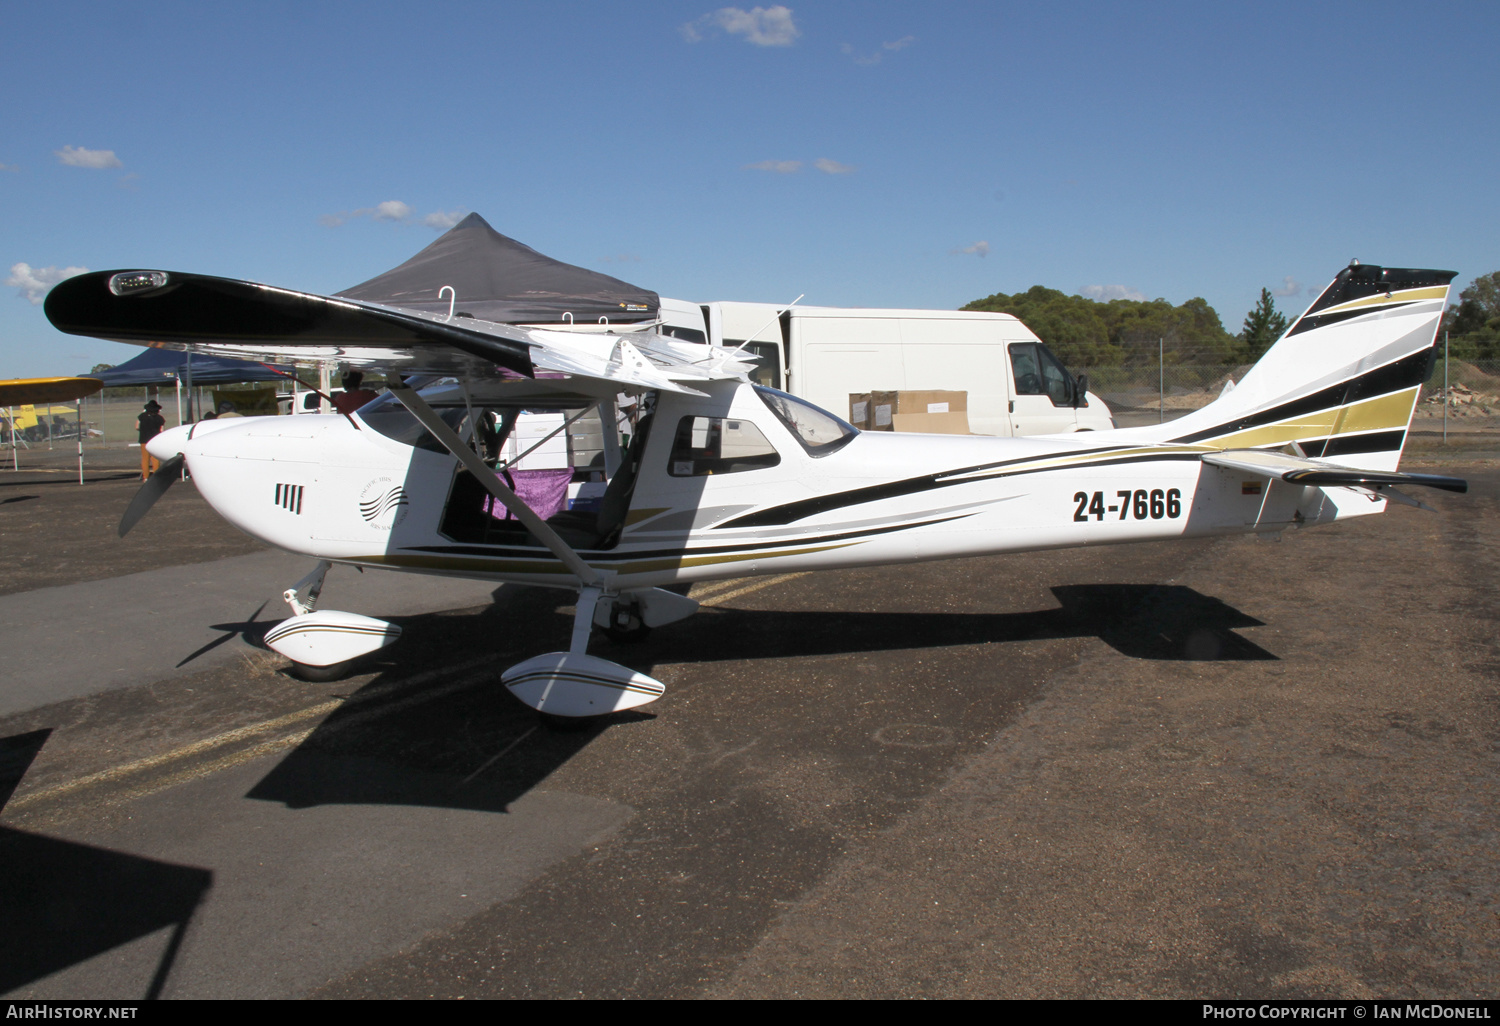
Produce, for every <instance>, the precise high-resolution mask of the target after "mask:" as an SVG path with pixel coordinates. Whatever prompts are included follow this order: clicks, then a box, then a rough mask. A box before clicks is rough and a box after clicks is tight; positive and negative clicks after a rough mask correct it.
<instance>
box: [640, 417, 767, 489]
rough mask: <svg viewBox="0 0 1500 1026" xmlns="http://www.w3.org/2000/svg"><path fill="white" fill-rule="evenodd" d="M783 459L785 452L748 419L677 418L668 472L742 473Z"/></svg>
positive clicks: (698, 474)
mask: <svg viewBox="0 0 1500 1026" xmlns="http://www.w3.org/2000/svg"><path fill="white" fill-rule="evenodd" d="M780 462H781V454H780V453H778V452H777V451H776V449H775V447H774V446H772V445H771V443H770V442H768V441H766V436H765V435H763V434H761V432H760V428H758V427H756V426H755V425H754V424H752V423H750V422H749V421H748V420H733V419H731V418H728V417H683V418H682V419H681V420H680V421H678V422H677V435H676V437H675V438H673V440H672V454H671V456H670V457H669V458H668V460H667V473H668V474H670V475H671V476H672V477H704V476H707V475H709V474H738V473H740V472H742V471H746V470H760V469H762V468H764V467H774V466H776V465H777V464H778V463H780Z"/></svg>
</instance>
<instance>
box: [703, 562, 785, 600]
mask: <svg viewBox="0 0 1500 1026" xmlns="http://www.w3.org/2000/svg"><path fill="white" fill-rule="evenodd" d="M809 573H811V571H809V570H804V571H802V572H801V573H795V574H778V575H777V576H775V577H767V578H765V579H764V580H761V581H756V582H755V583H754V584H748V585H746V586H745V587H743V588H736V589H735V590H733V591H727V592H723V593H716V594H714V595H713V596H711V597H710V598H709V599H707V600H700V602H701V603H702V604H703V605H705V606H710V605H718V604H719V603H720V602H728V601H729V600H730V599H732V598H739V597H740V596H741V595H748V594H750V593H751V592H752V591H760V589H762V588H769V587H770V586H771V585H773V584H780V583H781V582H783V581H791V580H795V579H796V578H798V577H806V576H807V575H808V574H809ZM740 580H744V578H743V577H742V578H740ZM729 583H730V584H734V583H735V582H734V581H730V582H729Z"/></svg>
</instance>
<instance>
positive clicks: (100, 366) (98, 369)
mask: <svg viewBox="0 0 1500 1026" xmlns="http://www.w3.org/2000/svg"><path fill="white" fill-rule="evenodd" d="M114 367H115V365H114V364H112V363H96V364H94V365H93V366H92V367H90V368H89V373H90V374H100V373H103V372H104V371H107V370H114Z"/></svg>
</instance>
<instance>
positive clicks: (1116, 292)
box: [1082, 285, 1146, 303]
mask: <svg viewBox="0 0 1500 1026" xmlns="http://www.w3.org/2000/svg"><path fill="white" fill-rule="evenodd" d="M1082 291H1083V295H1085V296H1087V297H1089V298H1090V299H1097V300H1099V301H1100V302H1101V303H1107V302H1109V301H1110V300H1111V299H1134V300H1136V301H1137V302H1141V303H1144V302H1145V301H1146V294H1145V293H1144V292H1138V291H1136V290H1135V289H1133V288H1131V287H1130V286H1128V285H1089V286H1087V287H1085V288H1084V289H1083V290H1082Z"/></svg>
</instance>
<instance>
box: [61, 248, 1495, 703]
mask: <svg viewBox="0 0 1500 1026" xmlns="http://www.w3.org/2000/svg"><path fill="white" fill-rule="evenodd" d="M485 227H486V229H487V226H485ZM1453 277H1454V272H1450V271H1436V270H1412V269H1398V268H1382V267H1378V266H1370V265H1360V264H1358V262H1355V263H1353V264H1351V265H1350V266H1349V267H1347V268H1345V269H1344V270H1342V271H1340V272H1339V274H1338V276H1337V277H1336V278H1335V279H1334V280H1333V282H1332V284H1330V285H1329V286H1328V288H1327V289H1325V290H1324V292H1323V293H1322V295H1321V296H1319V298H1318V299H1317V301H1316V302H1314V303H1313V304H1312V306H1311V307H1310V308H1309V309H1308V310H1307V312H1305V313H1304V314H1303V315H1302V316H1301V317H1299V318H1298V319H1297V320H1296V322H1295V323H1294V324H1293V325H1292V326H1291V328H1290V329H1289V330H1288V331H1287V332H1286V334H1285V335H1284V336H1283V337H1282V338H1281V339H1280V340H1279V341H1278V342H1277V343H1276V344H1275V345H1274V346H1273V347H1272V348H1271V349H1270V350H1269V351H1268V352H1267V353H1266V354H1265V356H1264V357H1263V358H1262V359H1261V360H1260V362H1259V363H1257V364H1256V365H1255V367H1254V368H1253V369H1252V370H1251V371H1250V372H1249V373H1248V374H1246V376H1245V378H1244V380H1242V381H1241V382H1239V384H1238V385H1235V386H1233V387H1232V388H1230V389H1227V390H1226V391H1225V393H1224V394H1223V395H1221V397H1220V398H1219V399H1217V400H1216V401H1215V402H1213V403H1211V404H1209V405H1208V406H1206V407H1204V408H1202V409H1200V410H1198V411H1196V412H1193V413H1191V414H1188V415H1187V416H1184V417H1182V418H1181V419H1179V420H1174V421H1171V422H1168V423H1165V424H1161V425H1152V426H1149V427H1138V428H1130V429H1122V430H1114V431H1101V432H1094V433H1089V434H1076V435H1067V436H1056V437H1026V438H990V437H979V436H952V435H917V434H892V433H886V432H860V431H856V430H855V429H854V428H852V427H850V426H849V425H848V424H846V423H844V422H843V421H842V420H840V419H839V418H838V417H836V416H834V415H833V414H831V413H828V412H827V411H824V410H821V409H818V408H817V407H814V406H812V405H810V404H808V403H806V402H804V401H802V400H800V399H797V398H794V397H792V396H790V395H787V394H784V393H782V392H778V391H774V390H772V389H769V388H763V387H758V386H755V385H752V384H751V383H750V382H749V380H748V378H747V376H746V372H747V371H748V370H749V369H750V363H749V360H748V358H745V357H742V355H741V354H738V353H736V352H734V351H730V350H727V349H721V348H715V347H711V346H707V345H703V344H698V343H691V342H681V341H677V340H675V339H672V338H669V337H666V336H664V335H661V334H658V333H657V332H655V331H653V330H652V325H651V324H645V325H622V326H614V327H608V328H604V327H601V326H598V325H590V326H588V327H589V330H553V329H544V328H540V329H539V328H529V327H523V326H518V325H516V324H510V323H495V322H489V321H485V320H482V319H480V318H478V317H473V316H468V317H465V316H462V315H460V316H457V317H455V316H454V315H453V308H452V305H451V299H450V300H449V301H448V302H449V308H448V311H447V314H446V315H444V314H443V313H442V312H441V309H439V310H438V311H437V312H433V311H432V310H431V309H430V308H429V309H428V310H426V311H423V310H414V309H412V308H403V307H402V306H399V305H390V304H380V303H371V302H362V301H359V300H357V299H349V298H336V297H325V296H317V295H311V294H305V293H298V292H292V291H288V290H285V289H279V288H271V287H268V286H264V285H256V284H253V283H249V282H243V281H234V280H229V279H222V278H210V277H204V276H201V275H193V274H183V273H178V272H172V271H154V270H130V271H102V272H98V273H92V274H85V275H80V276H78V277H76V278H71V279H68V280H66V281H64V282H63V283H62V284H60V285H58V286H57V287H56V288H54V289H53V291H52V293H51V295H50V296H49V297H48V299H47V304H46V311H47V316H48V317H49V318H50V319H51V321H52V323H53V324H54V325H56V326H57V327H58V328H60V329H61V330H63V331H67V332H71V333H75V334H83V335H94V336H98V337H102V338H108V339H114V340H119V341H131V342H138V343H143V344H145V343H149V344H153V345H165V346H170V347H176V348H185V349H189V350H192V351H194V352H205V353H212V354H216V355H224V356H238V357H250V358H255V359H260V360H267V361H274V362H277V363H284V362H295V361H298V360H301V361H303V362H306V361H310V360H315V361H331V360H338V361H342V362H345V363H348V364H350V365H351V366H355V367H359V368H363V369H368V370H378V371H382V372H384V373H385V374H386V375H387V376H388V379H389V380H391V381H396V382H400V383H399V384H398V385H396V386H395V387H392V388H390V389H389V391H388V392H387V393H385V394H383V395H382V396H381V397H380V398H379V399H377V400H376V401H374V402H372V403H370V404H369V405H367V406H365V407H364V408H363V409H361V410H359V411H358V412H357V413H355V414H353V415H349V416H344V415H337V414H335V415H322V416H311V415H310V416H298V417H275V418H272V417H265V418H245V419H237V420H217V421H208V422H200V423H198V424H194V425H184V426H183V427H180V428H174V429H172V430H169V431H166V432H164V433H162V434H161V435H158V436H157V438H156V439H155V440H154V441H152V442H151V443H150V446H149V448H150V451H151V452H152V454H153V455H155V456H156V457H158V458H159V459H161V460H163V461H164V463H163V466H162V468H161V471H160V472H159V474H158V475H157V476H156V477H155V478H153V479H152V480H151V481H150V482H148V483H147V484H146V485H144V486H143V487H142V491H141V493H140V494H139V495H138V496H137V498H136V500H135V501H134V502H133V503H132V506H131V509H130V510H129V511H127V514H126V517H125V520H124V521H123V522H122V524H121V533H122V534H123V533H124V531H125V530H128V529H129V527H130V526H131V525H132V524H133V523H134V522H135V521H136V520H138V519H139V518H140V516H141V515H142V514H144V512H145V510H146V509H147V508H148V507H149V506H150V504H151V503H152V502H154V501H155V499H156V497H157V496H159V495H160V494H161V492H163V491H164V490H165V489H166V487H167V486H168V485H169V484H170V483H171V482H172V481H173V480H175V479H176V478H177V477H178V476H179V474H178V471H179V468H180V467H182V466H183V464H184V463H185V464H186V466H187V468H188V469H189V470H190V471H191V476H192V480H193V482H194V484H195V485H196V486H197V488H198V489H199V491H200V492H201V493H202V494H203V496H204V497H205V498H206V499H207V500H208V502H209V503H210V504H211V505H212V506H213V507H214V509H215V510H217V511H218V512H219V513H220V514H221V515H222V516H224V517H225V518H226V519H227V520H229V521H230V522H231V523H233V524H235V525H236V526H238V527H240V528H241V529H243V530H245V531H247V532H249V533H250V534H252V535H254V536H256V537H258V538H261V539H263V540H265V541H266V542H268V543H270V544H271V545H275V546H277V547H279V548H282V549H286V550H288V551H290V552H294V553H300V554H305V555H307V556H309V557H312V558H313V559H315V560H317V561H318V562H317V566H316V568H315V570H314V571H313V572H312V573H311V574H309V575H308V576H307V577H305V578H304V579H303V580H302V581H300V582H298V583H297V584H296V585H294V586H293V587H291V588H289V589H288V590H287V592H286V600H287V602H288V604H289V605H290V606H291V609H292V611H293V613H294V615H293V616H292V617H291V618H290V619H288V620H285V621H283V622H282V623H280V624H279V625H278V626H276V627H275V628H273V629H272V630H271V631H270V632H269V633H268V634H267V636H266V641H267V643H268V644H269V645H270V646H271V647H272V648H274V649H276V650H277V651H278V652H281V653H282V654H284V655H286V656H288V657H290V658H291V659H292V660H293V662H294V663H295V664H296V667H295V668H296V670H297V671H298V672H299V673H301V674H302V675H304V676H307V677H313V678H319V679H328V678H331V677H332V676H334V675H337V674H339V673H342V672H343V671H344V670H345V668H346V667H347V665H348V663H349V662H350V661H351V660H353V659H355V658H357V657H359V656H361V655H363V654H365V653H368V652H371V651H373V650H375V649H377V648H379V647H381V646H382V645H386V644H389V643H391V642H392V641H393V640H395V638H396V635H397V634H398V633H399V629H398V628H397V627H395V626H394V625H391V624H387V623H383V622H382V621H379V620H374V619H371V618H369V617H364V616H359V615H356V614H353V613H345V612H336V611H332V610H317V609H315V606H316V602H317V597H318V593H319V591H320V589H321V588H322V583H323V578H324V575H325V574H326V573H327V572H328V569H329V567H330V566H331V565H333V564H341V565H347V566H356V567H381V568H388V569H396V570H405V571H411V572H417V573H429V574H447V575H455V576H461V577H472V578H482V579H486V580H495V581H511V582H523V583H526V584H532V585H546V586H550V587H556V588H565V589H570V590H573V591H576V593H577V596H578V598H577V612H576V615H575V621H574V627H573V633H572V642H571V645H570V647H569V650H568V651H567V652H552V653H548V654H545V655H538V656H536V657H535V658H532V659H529V660H527V661H525V662H522V663H520V664H519V665H517V666H513V667H511V668H510V669H508V670H506V671H505V672H504V674H503V675H502V680H503V681H504V683H505V684H506V685H507V686H508V687H509V689H510V690H511V691H512V692H513V693H514V694H515V695H516V696H517V697H518V698H519V699H520V700H521V701H523V702H525V703H527V704H528V705H530V706H532V707H534V708H536V709H538V710H540V711H541V712H543V713H544V714H553V715H557V716H563V717H580V716H590V715H598V714H601V713H608V712H612V711H615V710H620V709H627V708H631V707H633V706H638V705H641V704H643V703H646V702H649V701H652V700H653V699H655V698H658V697H660V696H661V694H662V691H663V686H662V685H661V684H660V683H659V682H657V681H655V680H653V679H651V678H650V677H648V676H646V675H645V674H642V673H638V672H636V671H633V670H631V669H629V668H628V667H625V666H622V665H619V664H617V663H614V662H610V661H607V660H604V659H601V658H597V657H594V656H590V655H588V654H587V649H588V644H589V638H590V634H591V632H592V631H593V630H594V628H596V627H598V628H602V629H603V630H605V631H606V632H608V633H609V634H610V635H611V636H612V637H614V638H616V639H618V640H628V639H629V638H630V637H632V636H636V635H639V634H641V633H643V632H644V631H646V630H647V629H650V628H653V627H661V626H663V625H666V624H669V623H672V622H674V621H677V620H680V619H682V618H684V617H687V616H688V615H690V614H691V613H692V612H693V611H694V610H695V609H696V608H697V603H696V602H694V601H693V600H691V599H690V598H687V597H685V596H684V595H682V594H679V593H678V592H677V591H674V590H670V589H671V587H672V586H674V585H687V584H691V583H693V582H698V581H707V580H713V579H715V578H728V577H739V576H744V575H749V574H780V573H785V572H788V571H798V570H823V569H835V568H841V567H856V566H872V565H882V564H894V563H905V562H914V561H918V560H935V559H951V558H954V557H958V556H977V555H988V554H993V553H1003V552H1025V551H1029V550H1034V549H1052V548H1064V547H1068V546H1075V545H1103V544H1113V543H1119V542H1132V541H1149V540H1162V539H1173V538H1194V537H1202V536H1205V535H1225V534H1239V533H1248V532H1255V533H1260V534H1268V533H1269V534H1274V533H1276V532H1280V531H1282V530H1284V529H1286V528H1289V527H1310V526H1314V525H1318V524H1328V523H1332V522H1334V521H1336V520H1344V519H1347V518H1350V517H1356V516H1365V515H1368V514H1372V513H1379V512H1381V511H1382V510H1384V509H1385V507H1386V503H1387V502H1388V501H1397V502H1402V503H1407V504H1411V505H1421V503H1419V502H1417V501H1416V500H1414V499H1412V498H1410V497H1408V496H1407V495H1405V494H1403V493H1402V492H1401V491H1399V490H1398V489H1399V488H1400V487H1402V486H1409V485H1425V486H1431V487H1436V488H1442V489H1447V490H1450V491H1458V492H1462V491H1465V490H1466V487H1467V486H1466V484H1465V482H1463V481H1462V480H1460V479H1457V478H1449V477H1437V476H1432V475H1421V474H1405V473H1401V472H1399V471H1398V469H1397V468H1398V464H1399V462H1400V458H1401V450H1402V446H1403V444H1404V442H1405V439H1406V432H1407V429H1408V427H1409V425H1410V421H1411V417H1412V413H1413V410H1414V408H1415V406H1416V402H1417V398H1418V390H1419V386H1420V384H1421V383H1422V382H1423V381H1424V380H1426V378H1427V376H1428V374H1429V373H1430V371H1431V367H1432V361H1433V358H1434V354H1435V349H1434V345H1435V337H1436V332H1437V328H1438V325H1439V322H1440V319H1441V316H1442V313H1443V311H1444V309H1445V303H1446V300H1447V296H1448V287H1449V283H1450V282H1451V280H1452V278H1453ZM628 404H633V405H634V406H635V411H634V413H633V419H632V420H630V421H628V423H629V430H628V435H629V438H628V443H625V444H622V440H621V437H620V435H619V434H617V432H616V428H617V425H620V424H621V423H622V412H621V407H622V406H625V405H628ZM534 411H547V418H546V419H545V420H544V421H543V423H545V424H549V425H551V427H550V428H549V431H550V434H551V435H552V436H553V437H552V443H551V444H553V445H554V446H557V445H558V444H559V442H558V440H559V439H562V438H564V437H565V436H566V437H567V438H568V439H569V446H570V447H571V448H572V449H577V448H578V444H579V440H580V439H582V438H583V435H581V434H579V433H578V432H580V431H581V430H582V428H581V425H584V424H592V425H596V427H595V428H594V429H593V430H595V431H597V432H598V435H597V437H598V445H597V448H598V455H597V457H596V458H595V460H594V463H593V467H592V469H591V468H590V467H588V466H580V467H576V468H575V467H574V466H571V465H569V464H568V463H567V462H566V461H564V464H563V468H561V469H560V470H559V469H558V468H554V469H552V470H551V471H547V470H540V471H536V470H533V471H527V470H526V469H524V465H525V457H526V451H525V450H527V449H531V450H536V449H537V448H538V447H539V446H541V447H545V446H546V445H547V444H548V439H547V438H546V437H545V435H546V434H547V432H537V431H532V432H531V434H529V435H527V436H526V437H523V438H519V440H517V439H518V434H519V432H518V428H517V426H518V424H524V423H527V422H528V417H529V418H530V419H531V422H533V423H534V422H535V414H534ZM559 414H560V415H559ZM535 436H540V437H535ZM508 454H513V455H508ZM574 462H575V463H577V462H580V461H578V460H576V459H575V461H574ZM549 474H550V476H549ZM583 476H592V477H593V478H595V479H596V480H595V482H594V483H593V488H592V491H594V492H596V493H599V494H597V496H596V498H595V499H594V501H593V502H592V503H590V502H589V501H588V498H587V495H585V494H583V493H584V492H585V491H588V490H589V489H588V484H587V483H585V484H584V485H582V486H580V488H581V490H580V494H579V495H578V496H576V497H575V498H574V502H573V508H571V509H567V508H564V507H565V506H566V505H567V501H566V500H567V496H568V492H569V490H570V488H569V486H570V485H572V484H575V483H577V482H576V481H575V479H577V478H581V477H583Z"/></svg>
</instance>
